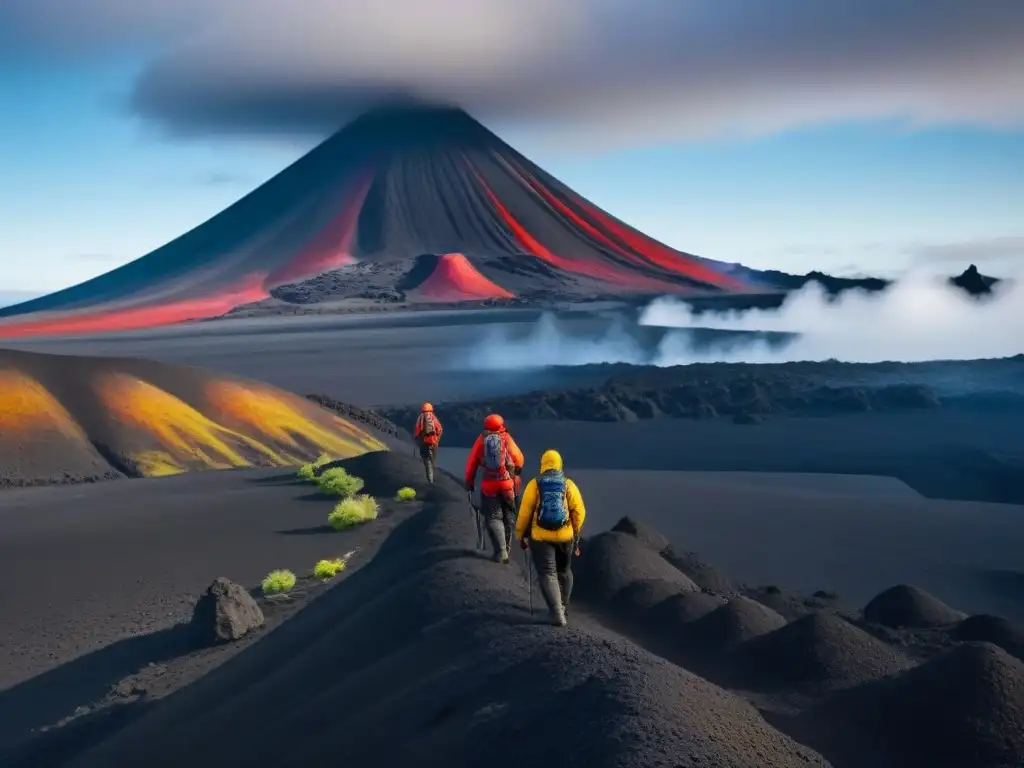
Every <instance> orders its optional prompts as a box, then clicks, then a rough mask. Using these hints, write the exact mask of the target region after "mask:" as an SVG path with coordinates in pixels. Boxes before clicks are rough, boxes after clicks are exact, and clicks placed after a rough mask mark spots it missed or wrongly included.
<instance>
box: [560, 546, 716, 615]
mask: <svg viewBox="0 0 1024 768" xmlns="http://www.w3.org/2000/svg"><path fill="white" fill-rule="evenodd" d="M585 548H586V556H585V557H580V558H579V559H578V560H576V562H575V565H574V566H573V569H574V570H575V571H576V573H577V584H578V586H577V587H576V590H577V592H578V594H579V596H580V597H584V598H592V599H601V598H610V597H612V596H614V595H615V594H617V593H618V592H619V591H620V590H622V589H625V588H626V587H628V586H630V585H631V584H633V583H634V582H637V581H642V580H646V579H655V580H661V581H665V582H668V583H670V584H674V585H675V586H676V590H677V591H679V592H686V591H699V589H700V588H699V587H698V586H697V585H696V584H694V583H693V582H692V581H691V580H690V579H689V578H688V577H687V576H686V575H685V574H684V573H683V572H682V571H679V570H677V569H676V568H674V567H672V565H670V564H669V563H667V562H666V561H665V560H663V559H662V558H661V557H659V556H658V555H657V554H656V553H654V552H652V551H651V550H650V549H649V548H648V547H646V546H644V544H643V543H642V542H640V541H639V540H638V539H637V538H636V537H635V536H631V535H629V534H628V533H620V532H618V531H609V532H607V533H601V534H598V535H597V536H594V537H593V538H591V539H587V540H586V542H585Z"/></svg>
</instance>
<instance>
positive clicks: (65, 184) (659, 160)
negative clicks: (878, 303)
mask: <svg viewBox="0 0 1024 768" xmlns="http://www.w3.org/2000/svg"><path fill="white" fill-rule="evenodd" d="M56 1H57V0H50V2H56ZM0 22H2V18H0ZM0 37H2V36H0ZM2 42H3V41H2V39H0V43H2ZM151 53H152V52H151V51H149V50H144V51H143V52H142V53H139V52H138V51H136V52H135V53H134V54H133V55H128V54H122V55H120V57H119V58H113V57H106V58H101V57H99V56H96V55H90V56H79V57H78V58H70V57H69V58H66V59H62V58H61V57H51V58H49V59H47V58H46V57H39V56H31V55H29V54H28V53H27V52H22V53H19V51H18V50H17V49H15V50H14V51H13V53H10V54H8V55H7V56H6V57H4V58H0V99H2V103H3V104H6V105H18V108H16V109H4V110H2V111H0V153H2V162H0V166H2V168H3V172H2V174H0V211H3V217H2V218H3V225H2V226H0V300H2V299H3V294H4V293H5V292H9V291H30V292H45V291H50V290H54V289H57V288H60V287H63V286H66V285H70V284H73V283H77V282H80V281H81V280H84V279H87V278H89V277H92V276H94V275H97V274H100V273H102V272H105V271H108V270H109V269H112V268H114V267H116V266H118V265H119V264H122V263H125V262H127V261H130V260H132V259H134V258H137V257H139V256H142V255H144V254H145V253H147V252H148V251H150V250H152V249H154V248H156V247H158V246H160V245H162V244H163V243H165V242H167V241H168V240H170V239H172V238H174V237H176V236H177V235H180V234H182V233H183V232H185V231H186V230H188V229H190V228H192V227H194V226H196V225H198V224H200V223H201V222H202V221H204V220H205V219H207V218H209V217H210V216H212V215H214V214H216V213H217V212H218V211H220V210H221V209H223V208H224V207H226V206H227V205H229V204H230V203H231V202H233V201H234V200H236V199H237V198H238V197H240V196H242V195H243V194H245V193H246V192H247V191H249V190H250V189H252V188H253V187H255V186H257V185H258V184H259V183H260V182H262V181H263V180H265V179H267V178H269V177H270V176H271V175H273V174H274V173H275V172H276V171H278V170H280V169H281V168H283V167H284V166H285V165H287V164H288V163H289V162H291V161H292V160H294V159H296V158H297V157H298V156H300V155H301V154H302V153H303V152H304V151H305V150H307V149H308V148H310V147H311V146H313V144H315V142H316V138H315V137H316V136H317V131H316V130H310V131H308V132H307V133H305V134H303V135H301V136H290V135H287V136H286V135H279V134H276V133H275V134H273V135H271V134H269V133H268V134H267V135H261V134H259V132H258V131H253V132H249V134H248V135H245V136H239V135H232V134H231V133H230V132H225V131H220V132H217V131H210V132H208V133H204V132H203V131H194V132H193V133H192V135H191V136H189V137H188V138H169V137H168V135H167V132H166V131H165V130H161V129H162V127H163V126H161V125H160V124H159V120H154V119H153V117H152V115H147V114H144V110H140V109H138V108H135V109H132V108H130V107H129V104H130V103H131V99H132V94H133V90H134V92H135V93H136V94H137V91H138V88H139V85H138V83H139V79H140V75H143V74H145V72H146V68H147V67H148V66H151V64H150V62H149V59H150V58H151ZM47 62H48V63H47ZM922 87H923V86H922ZM708 98H709V99H711V98H712V95H711V94H709V96H708ZM857 98H859V97H857V96H856V95H851V97H850V102H851V103H853V102H854V101H856V99H857ZM470 101H471V99H470ZM822 101H823V102H824V101H830V103H831V102H834V101H835V99H832V98H831V96H830V97H829V98H828V99H825V98H824V97H823V99H822ZM858 103H859V102H858ZM483 106H484V108H483V109H482V111H483V113H484V116H485V122H487V123H488V124H489V125H490V126H491V127H492V128H494V129H496V130H497V131H498V132H499V133H501V134H502V135H503V136H504V137H505V138H506V139H508V140H509V141H510V142H511V143H513V144H514V145H515V146H516V147H517V148H519V149H520V150H521V151H523V152H524V153H526V154H527V155H528V156H530V157H531V158H532V159H533V160H535V161H536V162H538V163H540V164H541V165H542V166H544V167H545V168H546V169H547V170H549V171H550V172H552V173H554V174H555V175H556V176H558V177H559V178H561V179H562V180H563V181H564V182H566V183H568V184H569V185H570V186H572V187H574V188H575V189H576V190H577V191H579V192H580V193H582V194H583V195H585V196H587V197H588V198H590V199H591V200H593V201H594V202H595V203H597V204H598V205H601V206H602V207H604V208H606V209H607V210H609V211H611V212H612V213H614V214H615V215H617V216H619V217H620V218H623V219H625V220H626V221H628V222H629V223H630V224H632V225H634V226H636V227H638V228H640V229H642V230H644V231H645V232H647V233H648V234H651V235H653V236H655V237H658V238H659V239H661V240H663V241H665V242H666V243H668V244H670V245H672V246H675V247H677V248H680V249H683V250H688V251H691V252H694V253H698V254H700V255H703V256H707V257H710V258H714V259H720V260H725V261H739V262H742V263H744V264H747V265H749V266H753V267H757V268H768V267H773V268H778V269H784V270H787V271H796V272H804V271H807V270H809V269H812V268H819V269H824V270H826V271H834V272H840V273H850V272H857V271H859V272H866V273H875V274H892V273H894V272H898V271H900V270H902V269H905V268H906V267H907V266H909V265H913V264H927V265H930V266H931V267H932V268H936V265H937V268H939V269H946V270H947V271H953V270H955V271H960V270H961V269H963V268H964V267H965V266H966V265H967V263H968V262H969V261H970V260H972V259H973V260H976V261H978V263H979V264H981V265H982V266H983V269H984V270H985V271H987V272H989V273H997V274H999V273H1007V272H1013V271H1016V270H1017V269H1018V266H1017V265H1020V264H1024V216H1022V212H1024V130H1021V128H1020V123H1019V122H1018V123H1014V122H1013V121H1012V120H1011V121H1009V122H1007V121H1005V120H1003V121H1002V122H1001V123H1000V122H999V121H998V120H990V121H986V120H971V119H967V118H965V116H963V115H951V116H949V119H945V118H943V116H942V115H938V116H932V117H931V118H929V119H928V120H918V121H917V122H918V123H919V124H918V125H911V126H908V121H907V120H897V119H894V117H892V116H887V115H886V114H885V110H884V109H880V110H876V111H875V114H872V110H870V109H867V110H861V109H860V108H859V107H858V109H856V110H848V111H849V112H851V113H853V114H847V115H843V114H842V112H843V110H842V109H840V110H839V113H838V114H836V115H831V114H829V113H828V112H827V111H825V112H824V113H823V114H822V115H819V116H814V115H812V116H811V117H810V118H808V119H799V120H798V119H789V118H788V117H787V118H785V119H783V118H779V119H778V120H777V121H774V123H777V124H770V125H767V126H760V127H759V128H758V129H757V130H751V131H743V130H741V131H731V130H726V129H725V128H722V129H721V130H717V129H716V128H715V126H714V125H711V126H710V127H709V128H708V129H707V130H703V131H699V130H696V129H694V130H689V131H680V132H679V135H671V132H669V133H666V134H664V135H660V134H650V133H648V134H644V135H640V134H637V135H635V136H634V135H633V134H629V133H628V132H626V133H622V134H621V135H620V134H616V136H615V140H614V141H608V142H606V141H586V140H583V141H577V142H565V141H552V140H549V139H550V137H549V136H547V135H546V134H545V132H544V129H543V127H542V126H541V127H540V128H538V127H537V126H536V125H531V126H530V130H529V131H524V130H522V126H521V121H520V123H513V122H512V121H511V120H509V119H508V117H507V115H502V114H501V113H500V112H498V113H494V114H495V116H494V117H493V119H486V118H487V115H488V114H490V113H491V112H494V110H491V111H490V112H488V109H487V106H488V105H486V104H484V105H483ZM698 106H699V105H698ZM967 117H968V118H969V116H967ZM651 119H652V120H653V119H655V118H654V117H652V118H651ZM709 119H710V118H709ZM737 119H738V118H736V117H735V115H733V116H731V117H729V120H732V121H733V122H735V121H736V120H737ZM586 125H587V124H586V123H582V122H577V123H573V124H572V130H573V131H575V132H576V135H577V136H580V135H583V136H586V131H587V128H586V127H585V126H586ZM590 125H593V123H592V122H591V123H590ZM702 125H703V124H702ZM581 126H583V127H581ZM320 134H321V135H322V130H321V131H320Z"/></svg>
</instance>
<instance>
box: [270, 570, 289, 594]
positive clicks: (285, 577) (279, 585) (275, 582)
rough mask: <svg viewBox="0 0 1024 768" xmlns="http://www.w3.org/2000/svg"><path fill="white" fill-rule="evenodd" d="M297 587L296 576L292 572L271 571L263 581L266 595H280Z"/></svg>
mask: <svg viewBox="0 0 1024 768" xmlns="http://www.w3.org/2000/svg"><path fill="white" fill-rule="evenodd" d="M294 586H295V574H294V573H292V572H291V571H271V572H270V573H268V574H267V577H266V578H265V579H264V580H263V594H264V595H279V594H281V593H282V592H287V591H288V590H290V589H291V588H292V587H294Z"/></svg>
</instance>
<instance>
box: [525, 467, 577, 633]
mask: <svg viewBox="0 0 1024 768" xmlns="http://www.w3.org/2000/svg"><path fill="white" fill-rule="evenodd" d="M586 517H587V510H586V508H585V507H584V506H583V496H582V495H581V494H580V489H579V488H577V487H576V483H574V482H573V481H572V480H570V479H569V478H568V477H566V476H565V473H564V472H563V471H562V455H561V454H560V453H559V452H558V451H544V455H542V456H541V457H540V474H539V475H538V476H537V477H535V478H534V479H532V480H531V481H530V482H529V483H527V485H526V489H525V490H524V491H523V501H522V503H521V504H520V505H519V516H518V517H517V518H516V536H517V537H518V539H519V541H520V542H521V546H522V548H523V549H524V550H525V549H529V550H531V551H532V552H533V562H534V566H535V567H536V569H537V584H538V586H539V587H540V593H541V595H542V596H543V597H544V602H545V603H547V606H548V610H549V611H550V613H551V618H552V621H553V622H554V623H555V624H558V625H559V626H562V627H564V626H565V625H566V624H567V620H566V612H567V611H568V610H569V598H570V597H571V596H572V557H573V555H574V554H575V555H578V554H579V540H580V529H581V528H583V521H584V520H585V519H586Z"/></svg>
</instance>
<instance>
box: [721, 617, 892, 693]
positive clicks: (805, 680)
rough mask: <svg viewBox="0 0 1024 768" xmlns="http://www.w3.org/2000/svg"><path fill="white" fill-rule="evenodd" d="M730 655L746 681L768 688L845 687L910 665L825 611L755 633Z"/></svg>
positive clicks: (863, 633) (884, 646)
mask: <svg viewBox="0 0 1024 768" xmlns="http://www.w3.org/2000/svg"><path fill="white" fill-rule="evenodd" d="M733 658H734V661H735V663H736V664H737V665H739V667H740V668H741V670H742V671H743V673H744V674H745V676H746V679H747V680H748V681H749V683H751V684H753V685H756V686H765V687H769V688H803V687H809V688H813V689H817V690H836V689H841V688H850V687H852V686H854V685H858V684H860V683H865V682H869V681H871V680H877V679H879V678H882V677H885V676H887V675H891V674H893V673H896V672H899V671H901V670H903V669H906V668H907V667H909V666H911V662H910V660H909V659H907V658H906V657H904V656H903V655H902V654H900V653H899V652H898V651H896V650H894V649H893V648H890V647H889V646H887V645H886V644H885V643H883V642H881V641H880V640H876V639H875V638H874V637H872V636H871V635H869V634H868V633H867V632H865V631H864V630H862V629H859V628H857V627H855V626H853V625H852V624H851V623H850V622H848V621H846V620H845V619H843V618H841V617H840V616H837V615H835V614H831V613H816V614H812V615H809V616H805V617H803V618H802V619H797V620H796V621H794V622H791V623H789V624H787V625H785V626H784V627H781V628H780V629H776V630H774V631H773V632H769V633H768V634H766V635H761V636H760V637H755V638H754V639H752V640H750V641H749V642H747V643H744V644H743V645H741V646H740V647H739V648H737V649H736V653H735V654H734V657H733Z"/></svg>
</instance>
